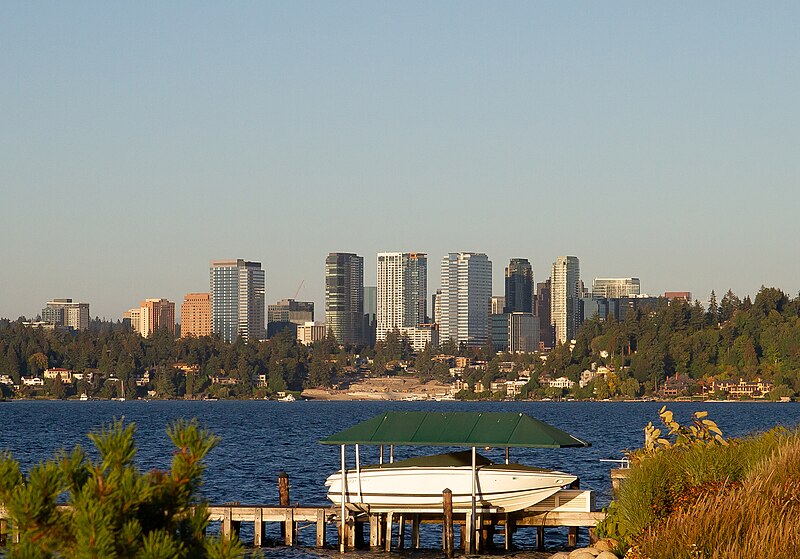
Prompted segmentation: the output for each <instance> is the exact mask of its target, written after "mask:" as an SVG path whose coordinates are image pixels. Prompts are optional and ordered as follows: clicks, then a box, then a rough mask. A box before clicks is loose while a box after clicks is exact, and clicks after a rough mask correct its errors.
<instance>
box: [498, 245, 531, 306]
mask: <svg viewBox="0 0 800 559" xmlns="http://www.w3.org/2000/svg"><path fill="white" fill-rule="evenodd" d="M534 285H535V284H534V283H533V268H531V263H530V262H528V259H527V258H512V259H511V261H510V262H509V263H508V267H507V268H506V307H505V309H504V311H503V312H506V313H514V312H526V313H531V314H532V313H533V291H534Z"/></svg>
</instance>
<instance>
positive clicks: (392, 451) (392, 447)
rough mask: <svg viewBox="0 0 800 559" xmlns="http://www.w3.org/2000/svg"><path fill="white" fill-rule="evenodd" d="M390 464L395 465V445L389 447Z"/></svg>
mask: <svg viewBox="0 0 800 559" xmlns="http://www.w3.org/2000/svg"><path fill="white" fill-rule="evenodd" d="M389 464H394V445H393V444H390V445H389Z"/></svg>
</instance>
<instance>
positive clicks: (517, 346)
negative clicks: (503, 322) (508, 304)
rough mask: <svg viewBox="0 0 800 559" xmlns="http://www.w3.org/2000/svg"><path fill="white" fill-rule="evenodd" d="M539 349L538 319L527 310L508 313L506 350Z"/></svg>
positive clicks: (513, 351) (517, 351) (524, 351)
mask: <svg viewBox="0 0 800 559" xmlns="http://www.w3.org/2000/svg"><path fill="white" fill-rule="evenodd" d="M538 349H539V321H538V320H537V317H535V316H533V315H532V314H531V313H527V312H514V313H511V314H509V315H508V351H510V352H511V353H530V352H531V351H536V350H538Z"/></svg>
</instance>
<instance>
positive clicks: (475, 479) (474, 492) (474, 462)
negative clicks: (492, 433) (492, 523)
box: [464, 446, 478, 554]
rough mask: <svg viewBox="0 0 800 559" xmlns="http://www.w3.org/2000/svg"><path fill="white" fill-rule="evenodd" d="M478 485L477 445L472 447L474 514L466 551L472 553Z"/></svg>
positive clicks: (470, 520) (470, 522)
mask: <svg viewBox="0 0 800 559" xmlns="http://www.w3.org/2000/svg"><path fill="white" fill-rule="evenodd" d="M477 486H478V468H477V464H476V459H475V447H474V446H473V447H472V514H470V516H469V526H468V529H469V531H470V534H471V536H470V538H469V549H468V550H467V549H465V550H464V551H465V552H467V553H469V554H472V553H474V552H475V508H476V501H477Z"/></svg>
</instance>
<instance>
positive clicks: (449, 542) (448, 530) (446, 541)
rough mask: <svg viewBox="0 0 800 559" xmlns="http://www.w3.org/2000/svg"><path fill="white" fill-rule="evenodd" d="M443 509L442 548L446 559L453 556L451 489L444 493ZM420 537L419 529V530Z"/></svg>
mask: <svg viewBox="0 0 800 559" xmlns="http://www.w3.org/2000/svg"><path fill="white" fill-rule="evenodd" d="M442 508H443V509H444V517H443V520H442V547H443V548H444V554H445V556H446V557H452V556H453V551H454V550H453V545H454V542H453V540H454V538H453V492H452V491H451V490H450V489H445V490H444V491H442ZM417 536H419V528H418V529H417Z"/></svg>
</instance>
